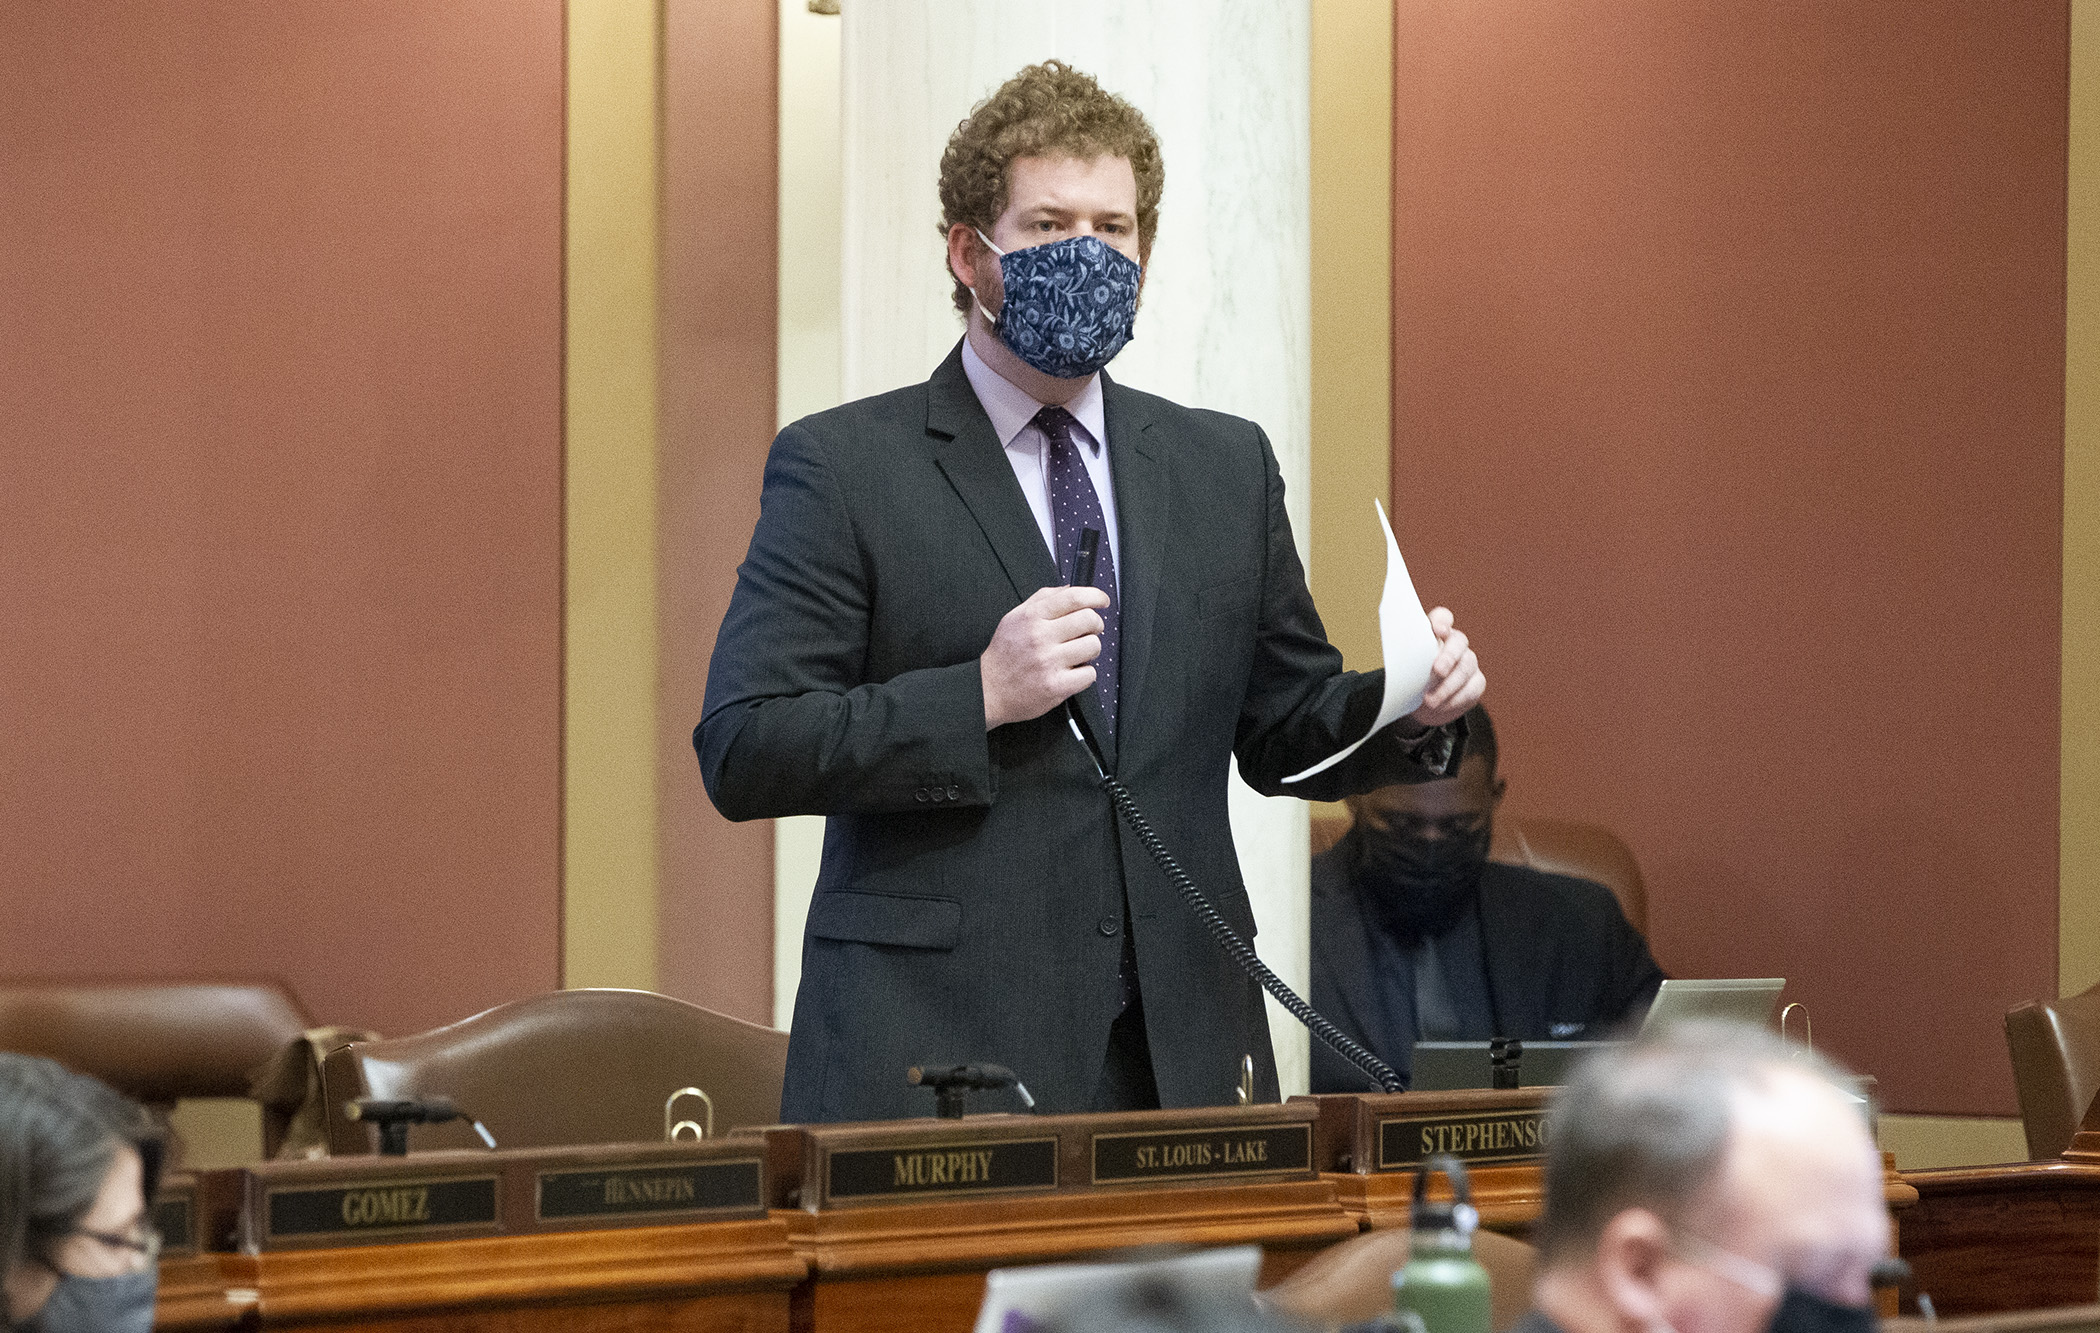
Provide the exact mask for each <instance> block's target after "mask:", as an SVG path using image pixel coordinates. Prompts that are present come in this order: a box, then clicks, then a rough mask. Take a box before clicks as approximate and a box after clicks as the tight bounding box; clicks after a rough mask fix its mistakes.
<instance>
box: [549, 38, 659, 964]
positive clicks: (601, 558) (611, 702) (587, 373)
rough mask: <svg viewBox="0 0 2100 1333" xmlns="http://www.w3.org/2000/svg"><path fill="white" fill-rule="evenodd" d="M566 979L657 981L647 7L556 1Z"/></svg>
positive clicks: (652, 150) (651, 117)
mask: <svg viewBox="0 0 2100 1333" xmlns="http://www.w3.org/2000/svg"><path fill="white" fill-rule="evenodd" d="M567 22H568V106H567V120H568V131H567V151H568V178H567V184H566V187H565V192H566V198H565V201H564V206H565V209H566V218H567V226H566V229H565V230H566V254H565V256H564V263H565V283H564V291H565V303H566V310H565V319H564V347H565V419H564V437H563V439H564V464H563V471H564V499H563V509H564V514H563V521H564V525H565V537H564V551H563V589H562V611H563V635H562V638H563V651H562V658H563V661H562V676H563V679H562V984H563V985H565V986H634V987H640V988H643V989H653V988H654V987H655V985H656V888H657V845H656V819H657V810H656V727H657V716H656V714H657V708H656V434H657V430H656V395H657V345H656V342H657V335H656V293H657V269H658V247H657V229H658V222H657V218H658V189H657V177H658V164H659V162H660V161H661V155H660V152H659V142H660V139H661V123H662V118H661V106H662V92H661V89H662V83H663V79H662V69H663V61H662V58H661V57H662V33H663V19H662V8H661V2H660V0H568V16H567Z"/></svg>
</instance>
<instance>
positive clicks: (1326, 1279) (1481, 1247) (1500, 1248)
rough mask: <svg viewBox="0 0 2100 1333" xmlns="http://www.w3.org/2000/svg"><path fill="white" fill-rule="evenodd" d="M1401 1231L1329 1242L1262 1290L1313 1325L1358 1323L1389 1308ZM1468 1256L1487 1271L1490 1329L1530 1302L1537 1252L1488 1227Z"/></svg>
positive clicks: (1402, 1247) (1400, 1263)
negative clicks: (1294, 1270) (1307, 1259)
mask: <svg viewBox="0 0 2100 1333" xmlns="http://www.w3.org/2000/svg"><path fill="white" fill-rule="evenodd" d="M1408 1246H1409V1233H1408V1232H1407V1231H1406V1230H1405V1229H1395V1230H1391V1231H1367V1232H1365V1233H1364V1234H1363V1235H1361V1236H1358V1237H1356V1238H1355V1239H1354V1240H1345V1241H1342V1242H1340V1243H1339V1244H1335V1245H1330V1246H1328V1247H1327V1248H1326V1249H1324V1250H1322V1251H1320V1253H1318V1254H1316V1255H1314V1256H1313V1258H1312V1259H1311V1261H1310V1262H1308V1263H1307V1264H1305V1266H1304V1267H1302V1268H1300V1269H1299V1270H1298V1271H1297V1272H1295V1273H1292V1274H1291V1275H1290V1276H1289V1277H1287V1278H1285V1279H1284V1280H1283V1281H1281V1282H1279V1283H1277V1284H1276V1285H1275V1286H1273V1287H1270V1288H1269V1289H1268V1290H1267V1291H1264V1292H1263V1293H1262V1299H1263V1300H1265V1301H1267V1302H1268V1303H1269V1304H1270V1305H1271V1306H1273V1307H1275V1308H1276V1309H1278V1310H1281V1311H1282V1312H1283V1313H1285V1314H1287V1315H1290V1316H1292V1317H1293V1318H1296V1319H1299V1320H1301V1321H1303V1322H1305V1323H1308V1324H1312V1325H1315V1326H1319V1325H1325V1326H1327V1327H1330V1328H1332V1327H1335V1326H1337V1325H1346V1324H1361V1323H1364V1322H1365V1321H1367V1320H1371V1319H1376V1318H1377V1317H1378V1316H1379V1315H1382V1314H1386V1313H1388V1312H1390V1311H1391V1310H1392V1308H1393V1274H1395V1273H1397V1272H1399V1271H1400V1270H1401V1269H1402V1268H1405V1267H1406V1266H1407V1255H1408ZM1473 1257H1474V1258H1476V1259H1478V1260H1479V1261H1480V1266H1481V1267H1482V1268H1485V1269H1486V1270H1487V1274H1488V1301H1489V1305H1490V1308H1489V1311H1488V1324H1489V1327H1491V1328H1492V1329H1494V1330H1495V1331H1496V1333H1501V1330H1503V1329H1506V1328H1509V1327H1511V1326H1512V1325H1514V1324H1515V1323H1516V1322H1517V1321H1518V1320H1520V1319H1522V1318H1523V1317H1524V1312H1525V1310H1527V1309H1529V1308H1530V1306H1531V1280H1532V1276H1533V1274H1534V1273H1535V1272H1536V1271H1537V1269H1538V1251H1537V1250H1535V1249H1533V1248H1532V1247H1531V1246H1529V1245H1527V1244H1525V1243H1524V1242H1523V1241H1521V1240H1512V1239H1511V1238H1510V1237H1508V1236H1503V1235H1499V1234H1497V1233H1495V1232H1492V1231H1476V1232H1474V1233H1473Z"/></svg>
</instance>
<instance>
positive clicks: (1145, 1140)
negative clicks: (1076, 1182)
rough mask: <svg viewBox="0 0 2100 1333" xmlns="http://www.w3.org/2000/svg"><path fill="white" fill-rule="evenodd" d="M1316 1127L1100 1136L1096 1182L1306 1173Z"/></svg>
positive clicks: (1250, 1127)
mask: <svg viewBox="0 0 2100 1333" xmlns="http://www.w3.org/2000/svg"><path fill="white" fill-rule="evenodd" d="M1311 1169H1312V1126H1311V1125H1308V1124H1296V1125H1248V1124H1225V1125H1218V1126H1216V1127H1214V1128H1206V1129H1173V1130H1149V1131H1145V1132H1142V1133H1136V1134H1096V1135H1094V1183H1095V1184H1096V1185H1107V1184H1121V1183H1124V1182H1128V1181H1141V1180H1198V1179H1204V1178H1222V1179H1230V1178H1234V1177H1242V1176H1268V1175H1305V1174H1308V1173H1309V1172H1310V1171H1311Z"/></svg>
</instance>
